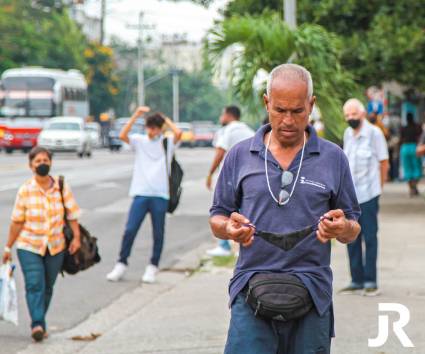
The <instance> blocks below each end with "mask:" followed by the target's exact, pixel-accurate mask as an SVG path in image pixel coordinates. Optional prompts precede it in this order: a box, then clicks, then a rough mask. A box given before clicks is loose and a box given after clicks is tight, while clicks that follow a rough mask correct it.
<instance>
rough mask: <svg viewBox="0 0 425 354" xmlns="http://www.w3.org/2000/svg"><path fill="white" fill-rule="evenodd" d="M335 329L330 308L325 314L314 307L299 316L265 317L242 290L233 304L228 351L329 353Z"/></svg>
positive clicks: (231, 353) (229, 353)
mask: <svg viewBox="0 0 425 354" xmlns="http://www.w3.org/2000/svg"><path fill="white" fill-rule="evenodd" d="M331 330H332V329H331V314H330V310H329V311H327V312H326V313H325V314H324V315H323V316H322V317H320V316H319V315H318V313H317V311H316V309H315V308H313V309H312V310H311V311H310V312H309V313H307V315H305V316H304V317H302V318H300V319H297V320H292V321H288V322H279V321H269V320H263V319H260V318H258V317H255V316H254V311H253V310H252V308H251V307H250V306H249V305H248V304H247V303H246V302H245V296H244V295H243V294H242V293H241V294H239V295H238V296H237V297H236V299H235V301H234V303H233V305H232V311H231V319H230V326H229V331H228V335H227V343H226V347H225V349H224V354H241V353H243V354H260V353H261V354H329V353H330V347H331Z"/></svg>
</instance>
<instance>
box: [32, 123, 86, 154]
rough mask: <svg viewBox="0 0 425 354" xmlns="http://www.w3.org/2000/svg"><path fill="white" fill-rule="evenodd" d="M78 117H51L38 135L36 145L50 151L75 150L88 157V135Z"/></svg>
mask: <svg viewBox="0 0 425 354" xmlns="http://www.w3.org/2000/svg"><path fill="white" fill-rule="evenodd" d="M85 128H86V127H85V122H84V119H83V118H80V117H53V118H51V119H50V120H49V121H48V123H47V125H46V126H45V128H44V129H43V130H42V131H41V133H40V135H39V136H38V145H39V146H43V147H45V148H47V149H49V150H51V151H54V152H56V151H57V152H59V151H70V152H76V153H77V154H78V156H79V157H83V156H87V157H90V156H91V153H92V150H91V142H90V136H89V133H88V132H87V130H86V129H85Z"/></svg>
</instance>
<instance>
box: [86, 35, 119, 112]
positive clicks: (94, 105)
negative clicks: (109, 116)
mask: <svg viewBox="0 0 425 354" xmlns="http://www.w3.org/2000/svg"><path fill="white" fill-rule="evenodd" d="M84 57H85V60H86V62H87V65H88V70H87V74H86V79H87V83H88V85H89V89H88V92H89V99H90V114H92V115H93V116H94V117H98V116H99V114H100V113H102V112H105V111H107V110H108V109H110V108H113V107H114V106H115V104H116V98H117V95H118V93H119V79H118V76H117V75H116V74H115V71H116V65H115V61H114V56H113V50H112V48H110V47H106V46H102V45H101V44H99V43H94V42H93V43H90V44H89V45H88V47H87V48H86V49H85V50H84Z"/></svg>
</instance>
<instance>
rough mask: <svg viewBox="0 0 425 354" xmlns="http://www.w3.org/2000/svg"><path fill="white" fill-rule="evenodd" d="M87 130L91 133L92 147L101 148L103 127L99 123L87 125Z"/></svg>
mask: <svg viewBox="0 0 425 354" xmlns="http://www.w3.org/2000/svg"><path fill="white" fill-rule="evenodd" d="M86 130H87V132H88V133H89V137H90V142H91V146H92V147H94V148H99V147H100V146H101V145H102V137H101V127H100V124H99V123H96V122H90V123H86Z"/></svg>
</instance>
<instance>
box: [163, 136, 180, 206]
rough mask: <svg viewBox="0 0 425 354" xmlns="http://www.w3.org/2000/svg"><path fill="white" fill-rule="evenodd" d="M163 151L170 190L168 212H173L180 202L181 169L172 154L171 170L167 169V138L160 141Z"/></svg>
mask: <svg viewBox="0 0 425 354" xmlns="http://www.w3.org/2000/svg"><path fill="white" fill-rule="evenodd" d="M162 143H163V146H164V151H165V164H166V169H167V175H168V185H169V190H170V199H169V201H168V212H169V213H173V212H174V211H175V210H176V209H177V206H178V205H179V203H180V197H181V194H182V186H181V184H182V181H183V174H184V173H183V169H182V168H181V166H180V164H179V163H178V162H177V160H176V157H175V155H174V154H173V157H172V160H171V171H169V170H168V139H167V138H164V140H163V141H162Z"/></svg>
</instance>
